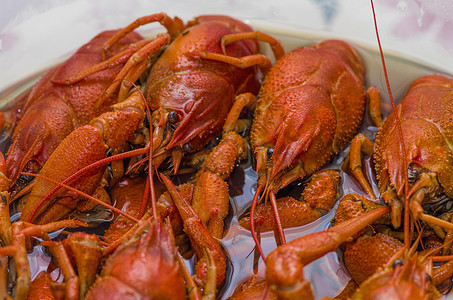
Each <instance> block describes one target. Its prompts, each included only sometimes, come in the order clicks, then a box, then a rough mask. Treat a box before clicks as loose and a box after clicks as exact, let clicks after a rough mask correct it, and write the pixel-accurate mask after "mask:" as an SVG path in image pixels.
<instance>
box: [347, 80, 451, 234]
mask: <svg viewBox="0 0 453 300" xmlns="http://www.w3.org/2000/svg"><path fill="white" fill-rule="evenodd" d="M452 99H453V79H452V78H450V77H447V76H444V75H439V74H433V75H427V76H423V77H421V78H419V79H417V80H415V81H414V82H413V83H412V85H411V86H410V88H409V90H408V92H407V94H406V95H405V97H404V98H403V99H402V100H401V102H400V103H399V104H398V106H397V107H396V109H395V111H393V112H392V113H391V114H390V115H389V116H388V117H387V119H386V120H385V121H384V123H383V124H382V128H381V129H380V130H379V132H378V135H377V137H376V143H375V145H374V149H373V144H372V142H371V141H370V140H368V139H366V138H365V137H364V136H363V135H359V136H358V137H356V138H355V139H354V141H353V142H352V143H351V160H350V168H351V170H353V172H355V173H356V174H357V177H358V179H359V182H360V183H361V184H362V186H363V187H364V189H365V190H366V191H367V192H368V193H369V194H370V195H371V196H373V197H375V196H374V193H373V191H372V189H371V188H370V186H369V183H368V182H367V181H366V179H365V178H364V176H363V173H362V172H361V162H360V155H359V154H360V150H362V151H363V152H365V153H368V154H370V155H371V154H372V155H373V157H374V162H375V169H376V176H377V179H378V184H379V190H380V192H381V197H382V198H383V199H384V200H385V202H386V203H388V204H389V205H390V206H391V207H392V223H393V226H394V227H395V228H398V227H399V226H400V225H401V214H402V209H403V207H404V201H403V199H404V197H403V195H404V187H405V185H408V187H409V188H410V191H409V192H408V194H407V197H408V198H410V210H411V213H412V215H413V217H414V218H416V219H421V220H424V221H427V222H428V223H430V224H433V226H436V225H438V226H441V227H445V226H447V228H448V224H447V222H442V220H438V219H436V218H433V217H430V216H429V215H427V214H425V213H424V209H423V207H422V206H424V207H426V208H427V210H428V211H429V213H434V212H435V213H436V214H437V215H438V216H439V215H440V214H442V213H444V212H447V209H445V207H448V205H446V203H447V201H446V200H447V199H446V197H447V198H450V199H451V198H452V197H453V178H452V177H451V174H452V172H451V171H452V170H453V160H452V157H451V149H450V146H449V145H450V144H451V136H452V133H451V130H450V125H451V124H452V122H453V114H452V113H451V108H450V102H451V100H452ZM395 115H396V116H398V119H400V123H401V130H402V132H401V133H402V136H403V140H404V145H405V148H404V149H405V152H404V153H402V149H401V143H400V142H399V141H400V139H401V137H400V133H399V132H398V129H397V120H396V117H395ZM406 174H409V175H408V176H407V175H406ZM449 201H451V200H449ZM437 231H438V232H440V231H439V230H437ZM439 234H440V235H441V236H445V233H444V234H442V233H439Z"/></svg>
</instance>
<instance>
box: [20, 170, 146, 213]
mask: <svg viewBox="0 0 453 300" xmlns="http://www.w3.org/2000/svg"><path fill="white" fill-rule="evenodd" d="M21 174H22V175H26V176H33V177H37V178H42V179H44V180H47V181H49V182H51V183H54V184H56V185H58V186H59V187H64V188H65V189H68V190H70V191H72V192H74V193H77V194H78V195H80V196H82V197H85V198H87V199H89V200H91V201H94V202H96V203H97V204H99V205H102V206H104V207H106V208H108V209H111V210H112V211H114V212H116V213H118V214H120V215H122V216H124V217H126V218H128V219H130V220H131V221H133V222H138V220H137V219H136V218H134V217H132V216H131V215H129V214H127V213H125V212H124V211H122V210H120V209H118V208H116V207H114V206H112V205H110V204H108V203H105V202H103V201H101V200H99V199H97V198H95V197H92V196H90V195H88V194H86V193H84V192H82V191H79V190H78V189H75V188H73V187H71V186H69V185H67V184H64V183H62V182H58V181H55V180H53V179H51V178H49V177H46V176H42V175H40V174H34V173H27V172H21ZM39 207H40V206H39V205H38V206H36V208H35V209H34V211H33V213H32V214H31V216H30V220H31V219H32V218H33V216H34V215H35V214H36V212H37V211H38V209H39ZM29 222H31V221H29Z"/></svg>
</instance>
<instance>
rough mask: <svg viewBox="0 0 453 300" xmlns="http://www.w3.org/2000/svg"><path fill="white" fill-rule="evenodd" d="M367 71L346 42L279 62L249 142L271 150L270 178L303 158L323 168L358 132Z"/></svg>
mask: <svg viewBox="0 0 453 300" xmlns="http://www.w3.org/2000/svg"><path fill="white" fill-rule="evenodd" d="M363 75H364V67H363V64H362V61H361V60H360V57H359V56H358V55H357V53H356V52H355V50H354V49H353V48H352V47H351V46H349V45H348V44H347V43H345V42H342V41H337V40H328V41H324V42H322V43H319V44H316V45H313V46H312V47H308V48H304V47H302V48H298V49H296V50H294V51H292V52H289V53H288V54H286V55H285V56H284V57H283V58H281V59H280V60H279V61H278V62H277V63H276V64H275V65H274V66H273V67H272V68H271V70H270V71H269V73H268V74H267V76H266V78H265V80H264V82H263V86H262V88H261V90H260V94H259V98H258V102H257V106H256V110H255V119H254V122H253V125H252V132H251V141H252V147H253V149H256V148H257V147H267V148H273V149H274V152H273V154H272V164H273V170H272V177H274V176H275V175H276V174H277V173H279V172H280V171H282V170H283V169H285V168H288V167H291V166H293V165H294V164H295V163H296V162H297V161H298V160H302V162H303V166H304V171H305V173H307V175H308V174H311V173H313V172H315V171H316V170H318V169H320V168H321V167H322V166H324V165H325V164H326V163H327V162H328V161H329V160H330V158H331V157H332V156H333V155H334V154H336V153H337V152H338V151H339V150H340V149H341V148H342V147H343V146H344V145H345V144H346V143H347V142H348V141H349V140H350V139H351V138H352V137H353V136H354V134H355V133H356V131H357V129H358V128H359V126H360V124H361V122H362V117H363V111H364V105H365V98H364V87H363Z"/></svg>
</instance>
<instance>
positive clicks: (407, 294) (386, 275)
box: [353, 255, 441, 299]
mask: <svg viewBox="0 0 453 300" xmlns="http://www.w3.org/2000/svg"><path fill="white" fill-rule="evenodd" d="M400 262H401V261H398V263H394V264H393V266H389V267H387V268H385V269H382V270H381V271H379V272H377V273H375V274H374V275H373V276H371V277H370V278H368V279H367V280H366V281H365V282H363V283H362V284H361V285H360V287H359V289H358V290H357V291H356V293H355V294H354V296H353V298H354V299H438V298H440V297H441V296H440V294H439V292H438V291H437V290H436V288H435V287H434V286H433V285H432V283H431V282H430V281H429V280H428V279H427V278H428V277H427V275H426V271H425V265H424V263H422V262H421V261H419V258H418V257H417V256H416V255H414V256H412V257H409V258H407V259H406V260H405V261H404V262H402V263H400Z"/></svg>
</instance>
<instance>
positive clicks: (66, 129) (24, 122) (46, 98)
mask: <svg viewBox="0 0 453 300" xmlns="http://www.w3.org/2000/svg"><path fill="white" fill-rule="evenodd" d="M116 32H117V31H116V30H115V31H105V32H102V33H100V34H98V35H97V36H96V37H94V38H93V39H92V40H91V41H89V42H88V43H87V44H85V45H83V46H82V47H81V48H79V49H78V50H77V52H76V53H74V55H72V56H71V57H70V58H69V59H68V60H66V61H65V62H63V63H61V64H59V65H58V66H56V67H54V68H52V69H51V70H50V71H48V72H47V73H46V74H45V75H44V76H43V77H42V78H41V79H40V81H38V83H37V84H36V85H35V86H34V87H33V89H32V91H31V93H30V95H29V97H28V99H27V102H26V104H25V106H24V108H23V112H22V114H21V116H20V121H19V123H18V124H17V127H16V129H15V130H14V133H13V136H12V140H13V143H12V145H11V146H10V148H9V149H8V152H7V154H6V155H7V160H6V167H7V176H8V177H9V178H10V179H12V180H13V182H14V181H15V180H16V179H17V178H18V177H19V172H21V171H22V170H23V168H24V167H25V166H26V164H27V163H28V162H29V161H36V162H37V165H39V166H42V165H43V164H44V163H45V162H46V161H47V159H48V158H49V156H50V155H51V154H52V152H53V151H54V150H55V148H56V147H57V146H58V145H59V144H60V143H61V141H62V140H63V139H64V138H65V137H66V136H67V135H68V134H69V133H71V132H72V131H73V130H74V129H76V128H77V127H79V126H82V125H85V124H87V123H88V122H89V121H90V120H91V119H93V118H94V117H95V116H97V115H99V114H101V113H102V112H104V111H107V110H109V109H110V105H111V104H112V102H111V101H110V102H109V103H105V104H104V105H103V106H102V107H101V108H100V109H99V110H95V109H94V106H95V103H96V101H97V100H98V99H99V98H100V96H101V95H102V93H103V92H104V91H105V89H106V88H107V87H108V86H109V85H110V84H111V82H112V80H113V79H114V78H115V76H116V75H117V74H118V72H119V71H120V70H121V66H118V67H117V68H114V69H106V70H103V71H100V72H97V73H96V74H93V75H90V76H88V77H87V78H85V79H83V80H81V81H80V82H78V83H76V84H73V85H70V86H67V85H57V84H53V83H52V81H53V80H62V79H63V80H64V79H66V78H69V77H71V76H72V75H73V74H76V73H77V72H79V71H82V70H84V69H86V68H88V67H90V66H93V65H95V64H97V63H100V62H101V61H102V60H101V46H102V45H103V43H104V42H105V41H107V40H108V39H109V38H110V37H111V36H112V35H114V34H115V33H116ZM140 39H141V37H140V35H138V34H136V33H131V34H129V35H128V36H127V37H124V38H123V39H121V40H120V41H119V42H118V43H117V45H115V46H114V47H113V49H112V51H111V53H112V54H116V53H118V52H120V51H122V50H124V49H125V47H127V46H128V45H129V44H131V43H135V42H137V41H139V40H140Z"/></svg>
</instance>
